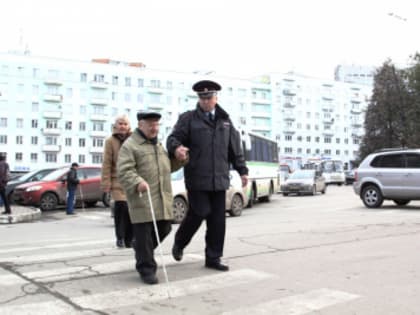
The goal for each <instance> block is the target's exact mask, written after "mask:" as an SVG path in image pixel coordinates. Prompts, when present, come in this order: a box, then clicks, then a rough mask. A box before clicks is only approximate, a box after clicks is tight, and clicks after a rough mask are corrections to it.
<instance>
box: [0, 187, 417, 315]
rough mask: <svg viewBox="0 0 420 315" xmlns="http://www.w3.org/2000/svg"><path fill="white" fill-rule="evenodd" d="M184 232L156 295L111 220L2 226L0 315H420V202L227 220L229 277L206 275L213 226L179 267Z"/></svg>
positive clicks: (277, 210)
mask: <svg viewBox="0 0 420 315" xmlns="http://www.w3.org/2000/svg"><path fill="white" fill-rule="evenodd" d="M176 228H177V225H173V231H172V233H171V235H169V237H168V239H167V240H165V242H164V243H163V252H164V261H165V262H166V266H167V271H168V275H169V279H170V285H169V286H167V285H166V284H165V281H164V274H163V272H162V268H159V271H158V277H159V279H160V284H158V285H155V286H147V285H145V284H143V283H142V282H141V281H140V279H139V277H138V275H137V273H136V271H135V269H134V259H133V252H132V250H131V249H117V248H116V247H115V241H114V236H113V221H112V219H111V218H110V214H109V209H105V208H92V209H85V211H83V209H78V215H77V216H72V217H69V216H66V215H65V214H64V213H63V211H54V212H49V213H44V214H43V217H42V219H41V220H40V221H38V222H35V223H22V224H14V225H3V226H0V239H1V242H0V314H13V315H19V314H31V315H33V314H42V315H45V314H54V315H56V314H66V315H67V314H204V315H206V314H218V315H235V314H238V315H239V314H294V315H300V314H331V315H332V314H334V315H336V314H404V315H406V314H420V302H419V296H420V285H419V278H420V272H419V268H418V265H419V261H420V259H419V252H420V202H419V201H416V202H412V203H410V204H409V205H408V206H405V207H398V206H395V205H393V203H392V202H385V203H384V206H383V207H382V208H380V209H367V208H365V207H364V206H363V204H362V202H361V200H360V199H359V198H358V197H357V196H355V195H354V193H353V191H352V188H351V187H350V186H343V187H336V186H333V187H329V188H328V190H327V193H326V194H325V195H321V194H319V195H317V196H290V197H283V196H281V195H275V196H274V197H273V199H272V201H271V202H270V203H259V204H256V205H255V206H254V208H252V209H246V210H244V212H243V214H242V216H241V217H228V218H227V235H226V244H225V257H224V260H225V262H227V263H228V264H229V265H230V267H231V270H230V271H229V272H226V273H220V272H216V271H211V270H208V269H205V268H204V267H203V263H204V256H203V255H204V233H205V229H204V228H205V225H203V226H202V228H201V229H200V231H199V232H198V233H197V235H196V236H195V238H194V239H193V241H192V243H191V244H190V246H189V247H187V248H186V249H185V255H184V256H185V257H184V260H183V261H182V262H175V261H174V260H173V259H172V257H171V256H170V248H171V246H172V241H173V234H174V231H175V230H176ZM156 254H158V251H157V252H156ZM156 258H157V260H158V261H159V262H160V257H159V255H157V256H156ZM168 294H169V296H170V298H168Z"/></svg>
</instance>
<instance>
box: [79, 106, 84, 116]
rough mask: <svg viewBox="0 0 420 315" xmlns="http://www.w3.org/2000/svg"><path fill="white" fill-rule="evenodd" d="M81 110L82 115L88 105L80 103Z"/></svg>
mask: <svg viewBox="0 0 420 315" xmlns="http://www.w3.org/2000/svg"><path fill="white" fill-rule="evenodd" d="M79 112H80V114H82V115H85V114H86V105H80V108H79Z"/></svg>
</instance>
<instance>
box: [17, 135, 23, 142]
mask: <svg viewBox="0 0 420 315" xmlns="http://www.w3.org/2000/svg"><path fill="white" fill-rule="evenodd" d="M16 144H23V136H16Z"/></svg>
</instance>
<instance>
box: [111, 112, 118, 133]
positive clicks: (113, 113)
mask: <svg viewBox="0 0 420 315" xmlns="http://www.w3.org/2000/svg"><path fill="white" fill-rule="evenodd" d="M117 115H118V108H117V107H112V117H115V116H117ZM111 130H112V129H111Z"/></svg>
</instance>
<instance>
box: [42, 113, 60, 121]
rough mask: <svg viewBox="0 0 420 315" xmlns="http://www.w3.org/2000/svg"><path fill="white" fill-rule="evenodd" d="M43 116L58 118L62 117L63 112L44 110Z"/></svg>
mask: <svg viewBox="0 0 420 315" xmlns="http://www.w3.org/2000/svg"><path fill="white" fill-rule="evenodd" d="M42 115H43V117H44V118H56V119H60V118H61V117H62V115H63V113H62V112H59V111H45V112H43V114H42Z"/></svg>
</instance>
